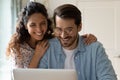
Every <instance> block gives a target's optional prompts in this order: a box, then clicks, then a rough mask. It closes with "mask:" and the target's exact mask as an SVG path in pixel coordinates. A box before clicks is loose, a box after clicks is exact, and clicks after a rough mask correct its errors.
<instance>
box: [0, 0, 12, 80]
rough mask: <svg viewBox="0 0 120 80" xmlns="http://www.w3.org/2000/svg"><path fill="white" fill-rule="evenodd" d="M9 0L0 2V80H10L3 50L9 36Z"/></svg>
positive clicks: (0, 0)
mask: <svg viewBox="0 0 120 80" xmlns="http://www.w3.org/2000/svg"><path fill="white" fill-rule="evenodd" d="M10 2H11V0H0V80H10V75H9V72H8V70H7V69H8V67H9V66H5V65H6V58H5V49H6V45H7V43H8V41H9V39H10V36H11V5H10V4H11V3H10Z"/></svg>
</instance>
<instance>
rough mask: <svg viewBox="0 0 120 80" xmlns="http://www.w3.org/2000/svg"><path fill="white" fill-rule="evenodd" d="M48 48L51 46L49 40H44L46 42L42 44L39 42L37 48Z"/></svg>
mask: <svg viewBox="0 0 120 80" xmlns="http://www.w3.org/2000/svg"><path fill="white" fill-rule="evenodd" d="M48 46H49V44H48V40H44V41H40V42H38V43H37V46H36V47H37V48H38V49H41V48H42V49H46V48H48Z"/></svg>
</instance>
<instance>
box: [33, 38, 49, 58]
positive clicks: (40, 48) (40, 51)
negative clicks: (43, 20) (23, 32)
mask: <svg viewBox="0 0 120 80" xmlns="http://www.w3.org/2000/svg"><path fill="white" fill-rule="evenodd" d="M48 46H49V44H48V40H44V41H40V42H38V43H37V45H36V48H35V54H36V55H38V56H40V57H42V56H43V55H44V53H45V52H46V50H47V48H48Z"/></svg>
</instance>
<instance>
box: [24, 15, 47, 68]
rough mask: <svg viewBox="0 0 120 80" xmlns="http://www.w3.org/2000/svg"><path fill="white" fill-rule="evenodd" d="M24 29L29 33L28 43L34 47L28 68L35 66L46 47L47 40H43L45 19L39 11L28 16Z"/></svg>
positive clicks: (45, 27)
mask: <svg viewBox="0 0 120 80" xmlns="http://www.w3.org/2000/svg"><path fill="white" fill-rule="evenodd" d="M26 29H27V30H28V33H29V34H30V40H29V41H28V44H29V45H30V47H31V48H33V49H35V53H34V55H33V57H32V60H31V62H30V65H29V68H36V67H37V65H38V63H39V60H40V59H41V57H42V56H43V54H44V53H45V51H46V50H47V48H48V41H47V40H43V37H44V35H45V33H46V31H47V19H46V17H45V16H43V15H42V14H41V13H34V14H32V15H31V16H30V17H29V20H28V22H27V25H26ZM42 40H43V41H42Z"/></svg>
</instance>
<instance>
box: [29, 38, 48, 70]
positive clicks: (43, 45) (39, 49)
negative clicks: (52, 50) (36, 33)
mask: <svg viewBox="0 0 120 80" xmlns="http://www.w3.org/2000/svg"><path fill="white" fill-rule="evenodd" d="M48 46H49V45H48V41H46V40H45V41H42V42H39V43H38V44H37V45H36V49H35V53H34V55H33V57H32V60H31V62H30V64H29V66H28V67H29V68H37V67H38V64H39V61H40V59H41V58H42V56H43V55H44V53H45V51H46V50H47V48H48Z"/></svg>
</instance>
